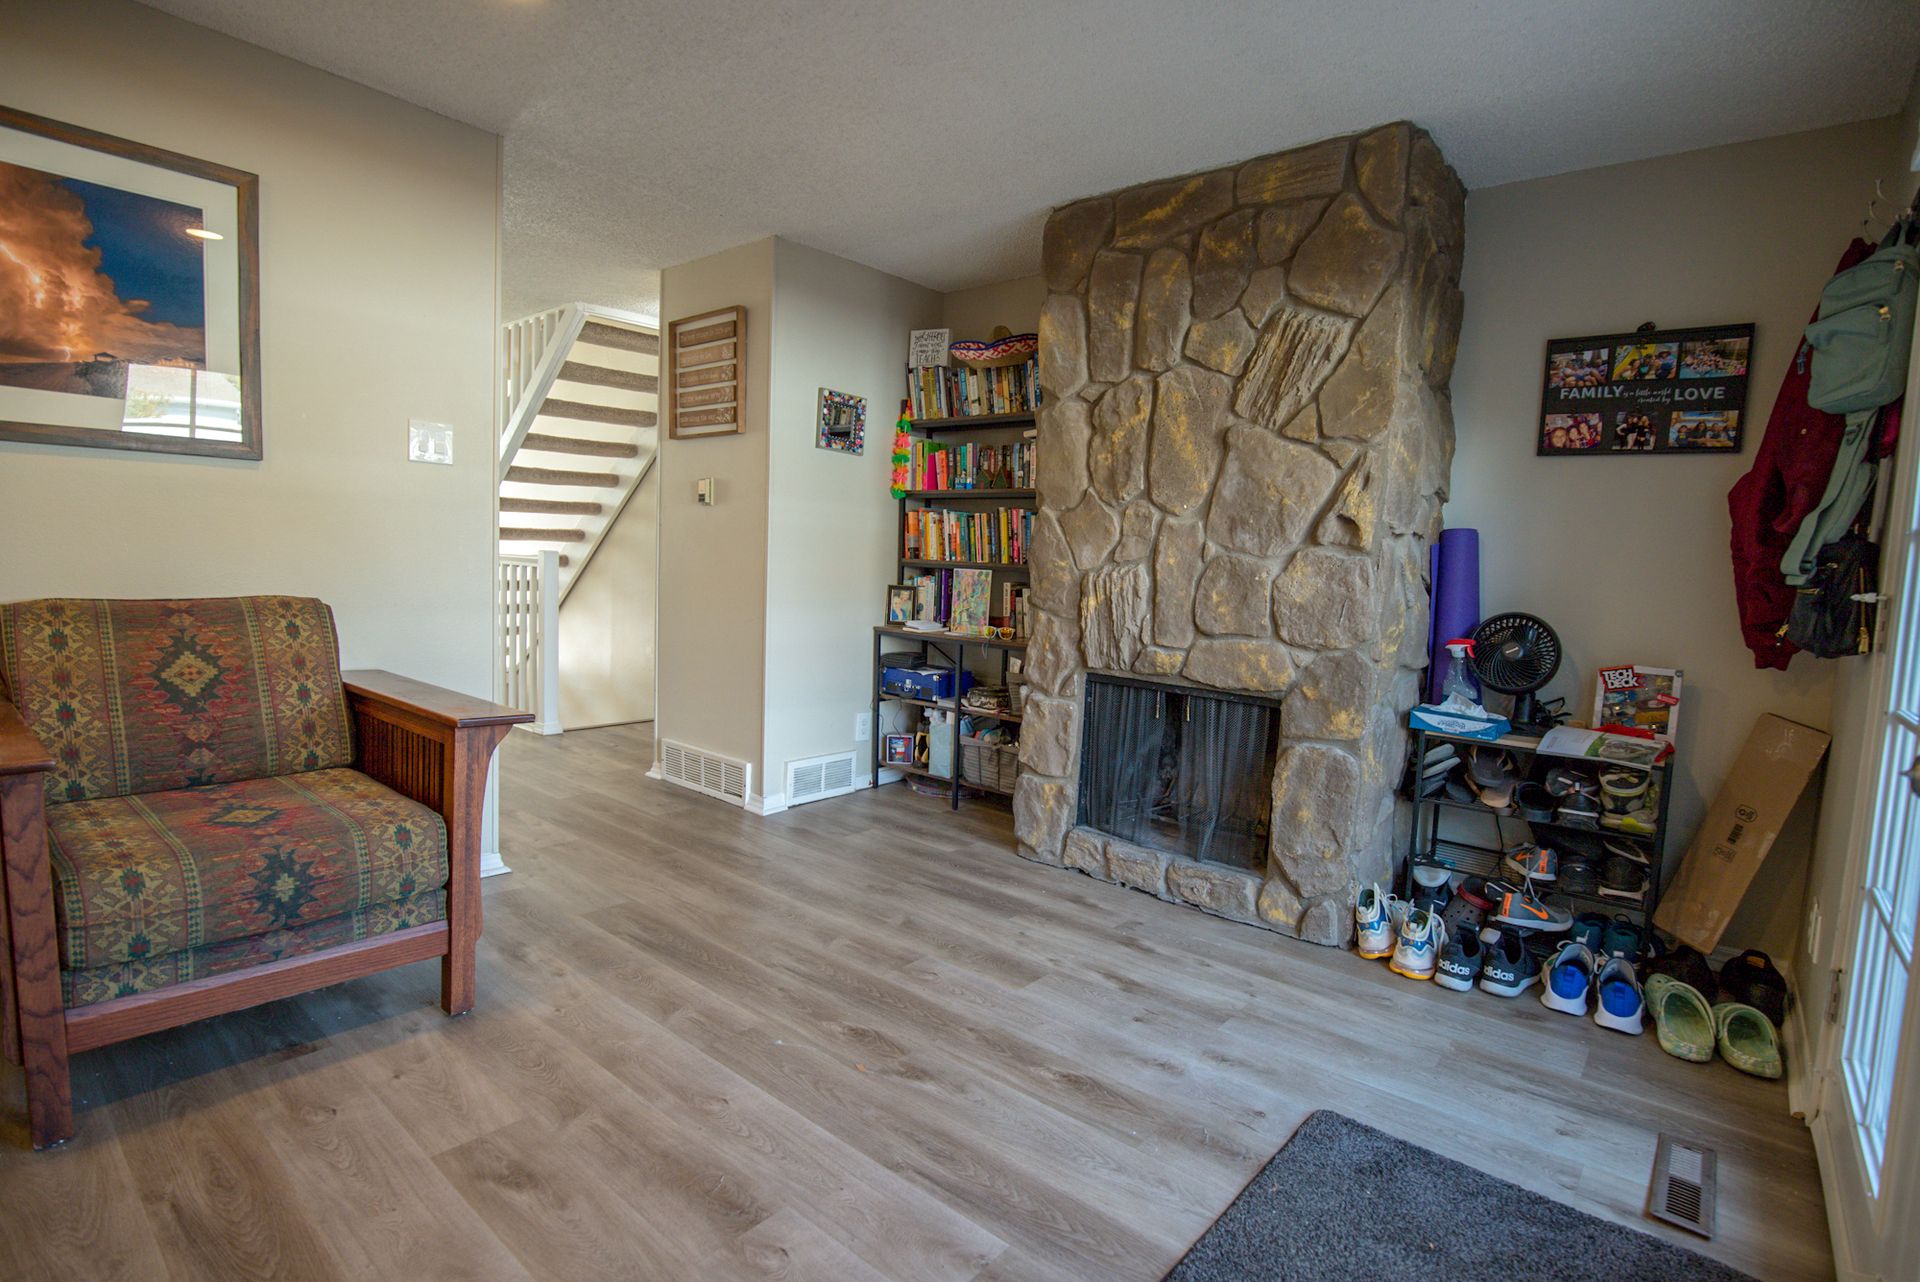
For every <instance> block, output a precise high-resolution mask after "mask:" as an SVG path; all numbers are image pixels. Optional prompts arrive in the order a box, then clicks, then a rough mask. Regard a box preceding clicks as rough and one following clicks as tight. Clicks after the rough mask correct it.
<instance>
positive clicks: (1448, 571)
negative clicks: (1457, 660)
mask: <svg viewBox="0 0 1920 1282" xmlns="http://www.w3.org/2000/svg"><path fill="white" fill-rule="evenodd" d="M1432 571H1433V577H1432V580H1431V581H1432V583H1433V611H1432V619H1433V633H1432V635H1431V636H1430V637H1429V638H1428V649H1427V653H1428V655H1429V656H1430V659H1431V661H1430V663H1429V664H1428V666H1427V702H1429V703H1438V702H1440V683H1441V682H1442V681H1445V680H1446V679H1447V659H1448V657H1449V656H1448V654H1447V642H1449V641H1451V640H1453V639H1454V638H1455V637H1463V636H1468V635H1470V634H1471V633H1472V632H1473V628H1474V625H1475V624H1477V623H1479V622H1480V531H1478V530H1442V531H1440V539H1439V541H1438V542H1436V543H1435V544H1434V545H1433V560H1432Z"/></svg>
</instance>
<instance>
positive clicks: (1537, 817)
mask: <svg viewBox="0 0 1920 1282" xmlns="http://www.w3.org/2000/svg"><path fill="white" fill-rule="evenodd" d="M1513 799H1514V801H1515V802H1516V803H1517V804H1518V805H1519V807H1520V813H1521V814H1522V815H1523V816H1525V817H1526V819H1527V821H1528V822H1530V823H1552V822H1553V810H1554V806H1555V804H1556V803H1557V801H1558V798H1556V797H1555V796H1554V795H1553V794H1552V793H1551V792H1548V791H1547V788H1546V785H1545V784H1538V783H1523V784H1521V785H1520V790H1519V791H1518V792H1516V793H1514V794H1513Z"/></svg>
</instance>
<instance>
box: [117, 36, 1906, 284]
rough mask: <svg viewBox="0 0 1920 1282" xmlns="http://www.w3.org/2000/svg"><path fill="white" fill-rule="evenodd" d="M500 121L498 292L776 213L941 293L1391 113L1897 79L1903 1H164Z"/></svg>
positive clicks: (1665, 103) (1555, 112) (1796, 95)
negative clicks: (1149, 183)
mask: <svg viewBox="0 0 1920 1282" xmlns="http://www.w3.org/2000/svg"><path fill="white" fill-rule="evenodd" d="M151 2H152V3H153V4H154V7H156V8H159V9H164V10H166V11H168V12H170V13H175V14H178V15H180V16H181V17H184V18H187V19H190V20H192V21H194V22H198V23H201V24H203V25H205V26H209V27H213V28H215V29H217V30H219V31H223V32H226V33H228V34H230V35H234V36H238V37H240V38H241V39H243V40H248V41H251V42H253V43H255V44H259V45H264V46H265V47H267V48H269V49H273V50H276V51H278V52H281V53H285V54H289V55H291V56H292V57H295V58H298V59H300V60H301V61H303V62H308V63H312V64H314V65H316V66H319V67H324V68H326V69H327V70H329V71H333V72H337V73H338V74H340V75H343V76H346V77H349V78H350V79H353V80H358V81H361V82H363V83H365V84H368V85H372V86H374V87H375V88H377V89H382V90H385V91H386V92H388V93H391V94H394V95H396V96H398V97H401V98H405V99H407V100H409V101H411V102H415V103H419V104H420V105H422V106H425V107H430V108H432V109H434V110H436V111H439V112H442V113H444V114H446V115H449V116H453V117H455V118H456V119H460V120H464V121H468V122H471V123H473V124H476V125H480V126H483V127H485V128H487V129H490V130H493V131H495V132H498V133H500V134H502V135H504V136H505V138H506V228H505V255H506V281H505V290H506V298H505V306H506V310H507V314H508V315H519V314H524V313H526V312H529V311H533V310H537V309H539V308H541V307H545V306H549V305H552V304H554V303H558V302H562V301H565V300H568V299H584V300H587V301H592V302H599V303H603V304H608V305H612V306H618V307H627V308H631V309H633V310H636V311H642V312H652V311H653V310H654V309H655V307H656V303H657V297H658V294H657V290H658V285H657V281H658V269H659V268H660V267H662V266H666V265H670V264H673V263H679V262H684V261H686V260H688V259H690V258H695V257H698V256H700V255H702V254H706V253H710V252H713V251H715V250H719V249H724V248H726V247H728V246H731V245H735V244H739V243H741V242H744V241H748V240H753V239H757V238H759V237H761V236H766V235H774V234H777V235H781V236H787V237H790V238H792V239H794V240H798V241H802V242H804V243H806V244H808V245H813V246H815V247H817V248H820V249H824V250H828V251H830V252H832V253H836V254H841V255H844V256H846V257H848V258H852V259H855V260H857V261H859V262H863V263H868V264H870V265H872V266H874V267H878V268H881V269H883V270H885V271H889V272H893V273H895V274H897V275H900V276H904V277H907V278H908V279H910V280H915V281H919V282H921V283H922V284H925V285H929V286H932V287H934V288H936V289H941V290H950V289H956V288H960V287H963V286H968V285H976V284H982V283H985V282H988V281H995V280H1002V279H1006V278H1008V277H1012V276H1017V275H1021V274H1024V273H1027V272H1031V271H1034V270H1036V269H1037V267H1038V263H1039V245H1040V238H1039V228H1040V223H1041V221H1042V219H1043V218H1044V217H1045V213H1046V210H1047V209H1048V208H1049V207H1050V206H1052V205H1055V204H1058V203H1060V202H1063V201H1066V200H1070V199H1072V198H1074V197H1077V196H1082V195H1086V194H1089V193H1092V192H1098V191H1104V190H1107V189H1109V188H1112V187H1118V186H1123V185H1125V184H1127V183H1131V182H1139V181H1144V180H1147V179H1152V178H1158V177H1163V176H1166V175H1170V174H1174V173H1180V172H1184V171H1187V170H1192V169H1200V168H1206V167H1209V166H1213V165H1218V164H1223V163H1226V162H1230V161H1233V160H1237V159H1240V158H1242V157H1245V156H1250V155H1255V154H1258V153H1261V152H1266V151H1273V150H1277V149H1279V148H1282V147H1287V146H1291V145H1294V144H1297V143H1303V142H1309V141H1312V140H1313V139H1316V138H1320V137H1323V136H1326V135H1329V134H1336V133H1344V132H1348V131H1351V130H1355V129H1360V128H1364V127H1366V126H1369V125H1373V124H1377V123H1380V122H1382V121H1387V120H1393V119H1398V118H1403V117H1404V118H1409V119H1412V120H1415V121H1417V122H1418V123H1420V124H1422V125H1424V126H1426V127H1427V128H1428V129H1430V130H1431V131H1432V132H1433V134H1434V136H1435V137H1436V138H1437V139H1438V140H1439V142H1440V144H1441V146H1442V148H1443V149H1444V150H1445V151H1446V153H1447V155H1448V157H1449V158H1450V159H1452V161H1453V162H1454V164H1455V166H1456V167H1457V168H1458V169H1459V171H1460V174H1461V176H1462V177H1463V178H1464V179H1465V180H1466V182H1467V185H1468V186H1469V187H1470V188H1472V187H1485V186H1489V185H1492V184H1495V183H1503V182H1511V181H1514V180H1516V179H1522V178H1533V177H1538V176H1541V175H1545V174H1552V173H1561V172H1565V171H1568V170H1574V169H1585V168H1588V167H1590V166H1594V165H1603V164H1609V163H1613V162H1617V161H1624V160H1633V159H1638V158H1641V157H1645V156H1653V155H1660V154H1664V153H1669V152H1675V151H1685V150H1690V149H1692V148H1696V147H1706V146H1712V145H1715V144H1718V143H1725V142H1733V141H1737V140H1740V139H1745V138H1758V137H1765V136H1768V135H1771V134H1779V133H1788V132H1792V131H1794V130H1799V129H1810V128H1814V127H1817V126H1820V125H1826V124H1836V123H1839V122H1842V121H1848V120H1858V119H1865V118H1868V117H1872V116H1878V115H1884V114H1888V113H1891V112H1893V111H1894V110H1896V109H1897V108H1898V107H1899V106H1900V103H1901V101H1902V98H1903V96H1904V93H1905V90H1906V86H1907V81H1908V78H1909V76H1910V74H1911V73H1912V71H1913V68H1914V63H1915V58H1916V56H1920V4H1914V3H1912V2H1911V0H1823V2H1822V3H1818V4H1810V3H1807V2H1806V0H1687V2H1685V3H1674V0H1602V2H1596V0H1397V2H1389V0H1338V2H1330V0H1213V2H1210V3H1209V2H1206V0H942V2H940V3H931V2H923V0H911V2H910V0H811V2H807V0H784V2H778V0H758V2H756V0H151Z"/></svg>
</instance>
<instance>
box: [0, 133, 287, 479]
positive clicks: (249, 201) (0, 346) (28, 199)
mask: <svg viewBox="0 0 1920 1282" xmlns="http://www.w3.org/2000/svg"><path fill="white" fill-rule="evenodd" d="M0 191H4V192H5V193H6V194H5V197H4V203H5V204H6V206H7V207H8V210H9V215H10V216H9V217H8V219H7V220H6V227H5V230H0V298H5V299H13V300H15V301H17V302H18V303H19V306H17V307H10V308H6V309H4V310H0V352H4V353H6V356H5V358H4V359H0V440H8V441H32V442H36V443H40V444H46V445H72V446H82V447H85V448H90V449H109V450H134V451H139V452H143V453H149V454H190V455H200V456H204V457H211V458H237V459H259V458H260V457H261V454H262V445H261V413H260V179H259V177H258V176H257V175H255V174H251V173H248V172H246V171H245V170H242V169H234V168H231V167H229V166H227V165H222V164H216V163H214V162H213V161H209V160H201V159H198V158H197V157H193V156H185V155H181V154H180V153H178V152H173V151H167V150H164V149H162V148H160V147H154V146H150V145H148V144H146V143H141V142H135V141H133V140H131V139H127V138H118V137H115V136H113V135H111V134H104V133H98V132H96V131H94V130H91V129H85V128H82V127H81V126H79V125H71V124H65V123H62V122H60V121H57V120H50V119H48V118H47V117H45V116H36V115H33V114H32V113H30V112H25V111H17V110H14V109H13V108H9V107H0ZM16 276H17V277H18V280H14V279H10V278H13V277H16ZM39 280H58V281H61V282H63V284H62V287H61V288H58V289H34V288H10V286H16V285H20V284H21V283H22V282H34V281H39Z"/></svg>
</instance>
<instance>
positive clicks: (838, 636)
mask: <svg viewBox="0 0 1920 1282" xmlns="http://www.w3.org/2000/svg"><path fill="white" fill-rule="evenodd" d="M774 307H775V311H776V315H777V323H776V326H775V329H774V334H773V384H772V386H773V405H772V407H771V411H770V413H771V421H772V435H771V438H770V447H771V457H772V473H773V477H772V506H771V515H770V520H769V522H768V531H767V532H768V548H767V566H768V574H767V710H766V726H765V751H764V760H765V761H766V763H767V770H768V775H767V778H766V784H765V787H764V789H763V792H764V793H765V794H767V795H768V796H771V795H772V794H774V793H776V792H780V793H784V790H785V787H786V765H787V763H788V762H789V761H795V760H800V759H803V758H807V757H816V756H822V755H825V754H827V753H836V752H845V751H847V750H849V749H852V750H853V751H854V752H855V754H856V755H855V765H854V773H855V775H856V776H860V775H866V774H870V773H871V767H870V761H871V754H870V748H871V743H870V741H869V740H859V741H856V740H855V738H854V724H853V723H854V717H855V715H856V714H858V713H861V712H867V711H870V710H871V707H872V700H873V673H872V658H873V625H874V624H876V623H878V622H879V621H880V620H881V618H882V616H883V615H884V613H885V605H886V598H885V588H886V585H887V584H889V583H891V582H893V576H894V574H895V572H896V570H897V568H898V567H897V566H896V564H895V561H894V557H895V555H896V554H895V552H894V537H895V533H896V529H897V517H898V510H899V509H898V505H897V504H896V503H895V502H894V500H893V497H892V495H891V494H890V493H889V492H888V484H889V479H890V476H891V473H892V463H891V460H890V456H891V454H892V450H893V425H894V420H895V419H896V418H897V417H898V414H899V408H900V397H901V394H902V388H903V386H904V375H903V370H904V369H905V366H906V359H907V333H908V331H909V330H913V329H924V328H927V327H929V326H933V325H937V324H938V323H939V318H940V295H938V294H936V293H934V292H933V291H931V290H928V289H923V288H921V287H920V286H918V285H914V284H911V283H909V282H907V281H904V280H901V279H900V278H898V277H896V276H889V275H887V274H886V273H885V272H879V271H875V270H874V269H873V268H871V267H862V266H861V265H860V264H858V263H853V262H849V261H847V260H846V259H844V258H836V257H834V256H833V255H832V254H827V253H822V252H821V251H819V250H817V249H810V248H808V247H807V246H805V245H800V244H796V243H794V242H792V241H788V240H781V241H776V242H775V248H774ZM822 387H829V388H832V389H834V390H835V391H841V392H852V393H854V394H855V395H857V396H864V397H866V398H867V440H866V450H865V452H864V453H861V454H858V455H849V454H841V453H836V452H834V451H831V450H823V449H820V448H818V447H817V446H816V445H815V439H814V438H815V432H814V414H815V408H816V404H817V400H818V397H819V392H820V389H821V388H822Z"/></svg>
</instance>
